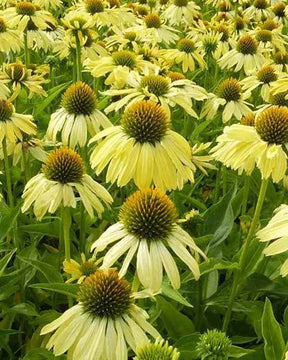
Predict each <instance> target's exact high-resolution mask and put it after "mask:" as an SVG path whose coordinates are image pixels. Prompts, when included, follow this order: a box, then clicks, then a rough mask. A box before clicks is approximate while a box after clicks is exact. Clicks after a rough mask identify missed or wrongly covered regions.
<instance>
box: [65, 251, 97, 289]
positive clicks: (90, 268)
mask: <svg viewBox="0 0 288 360" xmlns="http://www.w3.org/2000/svg"><path fill="white" fill-rule="evenodd" d="M101 261H102V259H100V260H98V261H96V260H95V259H94V258H90V259H88V260H86V256H85V254H81V262H82V263H81V264H79V263H78V262H77V261H75V260H73V259H70V260H66V259H65V260H64V261H63V270H64V271H65V273H66V274H69V275H72V277H70V278H68V280H67V281H66V282H67V283H71V282H73V281H76V280H77V283H78V284H82V283H83V281H84V280H85V279H86V278H87V276H90V275H92V274H94V273H95V272H96V270H97V268H98V264H99V263H100V262H101Z"/></svg>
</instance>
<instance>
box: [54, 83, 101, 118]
mask: <svg viewBox="0 0 288 360" xmlns="http://www.w3.org/2000/svg"><path fill="white" fill-rule="evenodd" d="M96 102H97V98H96V94H95V92H94V91H93V90H92V89H91V87H90V86H89V85H87V84H85V83H84V82H82V81H79V82H77V83H75V84H72V85H70V86H69V87H68V89H67V90H66V91H65V93H64V94H63V97H62V102H61V105H62V107H63V108H64V109H66V111H67V112H68V113H69V114H76V115H79V114H83V115H90V114H92V113H93V111H94V110H95V109H96Z"/></svg>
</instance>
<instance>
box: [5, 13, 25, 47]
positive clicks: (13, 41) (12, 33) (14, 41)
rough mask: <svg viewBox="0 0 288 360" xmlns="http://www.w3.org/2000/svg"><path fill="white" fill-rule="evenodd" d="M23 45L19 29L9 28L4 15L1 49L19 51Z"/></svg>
mask: <svg viewBox="0 0 288 360" xmlns="http://www.w3.org/2000/svg"><path fill="white" fill-rule="evenodd" d="M22 47H23V41H22V40H21V37H20V32H19V31H18V30H13V29H9V27H7V24H6V22H5V20H4V18H3V17H0V51H2V52H9V51H12V52H14V53H15V52H19V51H20V50H21V48H22Z"/></svg>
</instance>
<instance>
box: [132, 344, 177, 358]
mask: <svg viewBox="0 0 288 360" xmlns="http://www.w3.org/2000/svg"><path fill="white" fill-rule="evenodd" d="M136 353H137V355H136V357H134V360H178V359H179V356H180V353H179V352H178V351H177V349H174V348H173V347H172V346H169V343H168V341H165V340H163V339H157V340H156V341H155V343H148V344H146V345H143V346H141V347H140V348H139V349H137V352H136Z"/></svg>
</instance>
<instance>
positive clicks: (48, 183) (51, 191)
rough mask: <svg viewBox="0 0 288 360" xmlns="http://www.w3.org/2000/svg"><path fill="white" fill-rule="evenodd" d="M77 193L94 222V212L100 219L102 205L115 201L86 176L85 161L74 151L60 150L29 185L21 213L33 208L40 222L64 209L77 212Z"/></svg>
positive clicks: (25, 190)
mask: <svg viewBox="0 0 288 360" xmlns="http://www.w3.org/2000/svg"><path fill="white" fill-rule="evenodd" d="M75 192H78V193H79V195H80V199H81V201H82V202H83V205H84V207H85V209H86V211H87V212H88V214H89V215H90V217H91V218H93V216H94V210H96V212H97V214H98V216H101V214H102V212H103V211H104V206H103V205H102V203H101V201H103V202H104V204H105V205H109V204H111V203H112V201H113V199H112V197H111V195H110V194H109V192H108V191H107V190H106V189H105V188H104V187H103V186H102V185H100V184H98V183H97V182H96V181H94V180H93V179H92V178H91V176H89V175H87V174H86V173H85V169H84V163H83V160H82V158H81V157H80V156H79V155H78V154H77V153H76V152H75V151H73V150H71V149H68V148H59V149H57V150H55V151H54V152H52V153H50V155H49V156H48V158H47V159H46V162H45V163H44V164H43V166H42V172H41V173H40V174H38V175H36V176H34V177H33V178H32V179H30V180H29V181H28V183H27V184H26V186H25V189H24V192H23V195H22V198H23V199H24V204H23V206H22V212H25V211H27V210H28V209H29V208H30V207H31V206H33V210H34V214H35V216H36V217H37V219H39V220H41V219H42V218H43V216H44V215H45V214H46V212H47V211H48V212H49V213H51V214H53V213H55V211H56V210H57V209H58V208H59V207H60V206H61V205H63V206H64V207H72V208H75V207H76V197H75ZM100 200H101V201H100Z"/></svg>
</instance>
